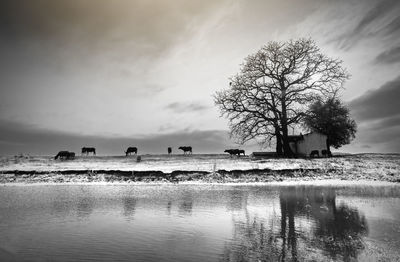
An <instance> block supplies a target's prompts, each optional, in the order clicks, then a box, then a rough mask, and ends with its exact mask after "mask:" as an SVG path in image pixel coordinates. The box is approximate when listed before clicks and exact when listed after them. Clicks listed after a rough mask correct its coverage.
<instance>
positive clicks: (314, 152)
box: [310, 150, 319, 157]
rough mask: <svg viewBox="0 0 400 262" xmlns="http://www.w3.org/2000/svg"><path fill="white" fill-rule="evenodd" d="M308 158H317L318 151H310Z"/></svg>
mask: <svg viewBox="0 0 400 262" xmlns="http://www.w3.org/2000/svg"><path fill="white" fill-rule="evenodd" d="M310 157H319V152H318V150H312V151H311V153H310Z"/></svg>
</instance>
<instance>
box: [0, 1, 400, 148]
mask: <svg viewBox="0 0 400 262" xmlns="http://www.w3.org/2000/svg"><path fill="white" fill-rule="evenodd" d="M298 37H311V38H313V39H314V40H315V41H316V42H317V44H318V45H319V46H320V48H321V50H322V51H323V52H324V53H326V54H328V55H329V56H331V57H335V58H340V59H342V60H343V61H344V66H345V67H346V68H347V69H348V71H349V72H350V73H351V75H352V77H351V79H350V80H349V81H347V82H346V85H345V88H346V89H345V90H344V91H343V92H342V99H343V100H344V101H345V102H346V103H348V105H349V107H350V108H351V112H352V115H353V117H354V118H355V119H356V121H357V123H358V130H359V131H358V133H357V138H356V140H354V141H353V143H352V144H351V145H348V146H345V147H343V148H341V151H347V152H399V151H400V136H399V131H400V110H399V108H400V107H399V106H398V100H399V99H400V70H399V69H400V1H397V0H336V1H331V0H276V1H275V0H221V1H215V0H201V1H200V0H114V1H108V0H91V1H90V0H68V1H67V0H65V1H62V0H58V1H54V0H32V1H22V0H3V1H1V2H0V57H1V59H0V154H15V153H19V152H22V153H31V154H53V153H55V152H56V151H58V150H61V149H68V150H72V151H78V150H79V148H80V147H81V146H85V145H87V146H89V145H90V146H96V147H97V148H98V151H99V152H100V154H117V153H119V152H121V151H122V149H124V148H125V147H126V146H128V145H133V146H135V145H136V146H138V147H139V150H141V152H142V153H165V152H164V151H166V147H167V146H172V147H174V148H175V150H176V151H177V147H178V146H179V145H185V144H187V145H192V146H193V147H194V151H195V152H201V153H207V152H210V153H212V152H220V151H221V150H223V149H224V148H227V147H233V146H234V143H233V142H232V141H230V140H229V139H228V135H227V131H228V125H227V120H226V119H224V118H220V117H219V112H218V110H217V108H216V107H215V106H214V104H213V98H212V95H213V93H214V92H215V91H217V90H220V89H222V88H226V87H227V85H228V83H229V80H228V78H229V77H230V76H232V75H234V74H235V73H237V72H238V70H239V67H240V64H241V63H242V62H243V59H244V58H245V57H246V56H247V55H249V54H251V53H254V52H256V51H257V50H258V49H259V48H260V47H261V46H262V45H263V44H266V43H267V42H268V41H271V40H277V41H286V40H289V39H295V38H298ZM244 148H247V149H248V150H249V151H251V150H255V149H257V146H251V145H248V146H247V147H246V146H245V147H244Z"/></svg>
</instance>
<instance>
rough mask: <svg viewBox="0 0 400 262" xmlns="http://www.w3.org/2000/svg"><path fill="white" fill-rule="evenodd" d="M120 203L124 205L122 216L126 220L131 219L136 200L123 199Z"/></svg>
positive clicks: (131, 198) (130, 198)
mask: <svg viewBox="0 0 400 262" xmlns="http://www.w3.org/2000/svg"><path fill="white" fill-rule="evenodd" d="M122 202H123V205H124V216H125V217H127V218H131V217H133V215H134V214H135V210H136V202H137V200H136V199H135V198H133V197H124V198H122Z"/></svg>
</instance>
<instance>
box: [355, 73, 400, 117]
mask: <svg viewBox="0 0 400 262" xmlns="http://www.w3.org/2000/svg"><path fill="white" fill-rule="evenodd" d="M399 101H400V76H399V77H397V78H396V79H394V80H392V81H389V82H387V83H386V84H384V85H383V86H381V87H380V88H378V89H376V90H372V91H368V92H366V93H365V94H364V95H361V96H360V97H358V98H356V99H354V100H353V101H351V102H350V107H351V108H352V110H353V114H354V115H355V116H356V117H357V119H359V120H361V121H371V120H380V119H383V118H388V117H394V116H398V115H399V114H400V111H399Z"/></svg>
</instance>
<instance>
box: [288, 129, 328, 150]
mask: <svg viewBox="0 0 400 262" xmlns="http://www.w3.org/2000/svg"><path fill="white" fill-rule="evenodd" d="M288 138H289V145H290V148H291V149H292V152H293V153H295V154H296V155H298V156H310V154H311V152H313V151H318V155H319V156H322V155H323V154H322V150H328V149H327V146H326V140H327V136H326V135H324V134H321V133H318V132H311V133H308V134H305V135H302V134H300V135H298V136H289V137H288Z"/></svg>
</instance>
